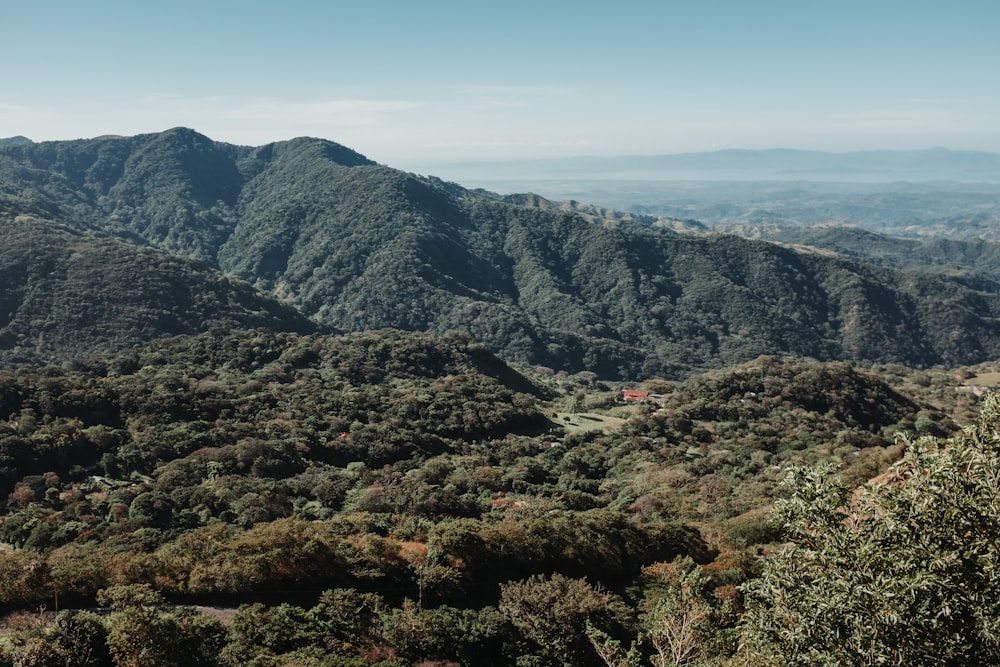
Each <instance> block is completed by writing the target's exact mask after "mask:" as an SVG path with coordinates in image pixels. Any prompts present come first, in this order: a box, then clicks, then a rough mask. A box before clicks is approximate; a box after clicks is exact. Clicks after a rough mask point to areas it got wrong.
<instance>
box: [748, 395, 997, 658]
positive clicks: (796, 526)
mask: <svg viewBox="0 0 1000 667" xmlns="http://www.w3.org/2000/svg"><path fill="white" fill-rule="evenodd" d="M906 446H907V449H906V453H905V455H904V457H903V459H902V460H901V461H899V462H898V463H897V464H895V465H894V466H893V467H892V468H891V469H890V470H889V472H888V473H886V474H885V475H882V476H880V477H879V478H876V479H875V480H873V481H872V482H870V483H868V484H867V485H865V486H864V487H862V489H860V490H858V491H857V492H852V491H851V490H850V489H848V488H847V487H846V486H845V485H843V484H842V483H841V482H840V481H839V480H838V479H837V477H836V475H835V472H836V471H835V469H834V468H833V467H832V466H829V465H828V466H821V467H818V468H816V469H812V470H795V471H792V472H791V473H790V474H789V477H788V479H787V481H786V483H787V484H788V485H789V486H790V487H791V492H792V493H791V497H790V498H788V499H787V500H784V501H781V502H778V503H776V504H775V510H774V514H775V517H776V519H777V520H778V522H779V523H780V524H781V525H782V526H783V527H784V529H785V531H786V533H787V536H788V537H789V539H790V540H791V543H790V544H788V545H787V546H786V547H785V548H784V549H782V550H781V551H779V552H778V553H776V554H775V555H774V556H773V557H771V558H769V559H767V560H765V561H764V564H763V571H762V574H761V576H760V578H759V579H756V580H754V581H751V582H749V583H748V584H747V585H745V588H744V591H745V594H746V614H745V616H744V621H743V633H742V636H743V649H744V650H745V651H746V652H747V654H748V656H750V657H751V658H752V661H754V662H757V663H759V664H767V665H778V664H780V665H833V664H837V665H874V664H892V665H904V664H905V665H965V664H969V660H970V656H975V661H976V662H977V663H978V664H998V663H1000V503H998V498H1000V398H998V396H997V395H995V394H994V395H993V396H991V397H989V398H988V399H987V400H986V401H985V403H984V405H983V407H982V410H981V414H980V419H979V422H978V423H977V424H975V425H973V426H971V427H968V428H966V429H965V430H964V431H963V432H962V433H961V434H959V435H957V436H955V437H953V438H950V439H939V438H934V437H929V436H928V437H922V438H920V439H918V440H916V441H913V442H907V443H906Z"/></svg>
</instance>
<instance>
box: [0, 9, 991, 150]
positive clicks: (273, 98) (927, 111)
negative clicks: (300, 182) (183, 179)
mask: <svg viewBox="0 0 1000 667" xmlns="http://www.w3.org/2000/svg"><path fill="white" fill-rule="evenodd" d="M0 25H2V26H3V39H2V42H0V43H2V48H3V50H4V52H5V54H4V55H5V57H4V62H5V65H4V68H3V71H2V73H0V137H3V136H13V135H18V134H23V135H25V136H28V137H30V138H32V139H35V140H49V139H72V138H79V137H90V136H97V135H101V134H126V135H129V134H137V133H142V132H156V131H160V130H164V129H167V128H170V127H174V126H178V125H184V126H188V127H193V128H195V129H197V130H198V131H200V132H203V133H204V134H207V135H208V136H210V137H212V138H213V139H217V140H221V141H228V142H232V143H239V144H249V145H259V144H263V143H267V142H270V141H277V140H282V139H288V138H291V137H294V136H301V135H312V136H321V137H325V138H328V139H332V140H334V141H337V142H340V143H343V144H346V145H348V146H350V147H351V148H354V149H355V150H358V151H360V152H362V153H364V154H365V155H368V156H369V157H371V158H372V159H375V160H377V161H379V162H383V163H386V164H390V165H393V166H401V167H406V168H418V167H421V166H425V165H433V164H435V163H441V162H448V161H461V160H494V159H515V158H533V157H562V156H572V155H608V156H611V155H633V154H654V153H681V152H692V151H704V150H715V149H719V148H725V147H742V148H773V147H790V148H809V149H819V150H831V151H848V150H859V149H868V148H928V147H932V146H944V147H948V148H955V149H971V150H986V151H992V152H1000V85H998V81H1000V39H998V38H997V29H998V26H1000V2H996V1H995V0H981V1H974V0H951V1H950V2H922V1H920V0H910V1H908V2H897V1H879V0H867V1H866V2H855V1H853V0H841V1H840V2H836V3H834V2H815V1H812V0H798V1H797V2H783V1H770V0H756V1H751V0H744V1H741V2H733V1H726V0H717V1H714V2H713V1H712V0H701V1H699V2H694V1H685V2H674V1H671V0H659V1H655V2H654V1H650V2H638V1H634V0H618V1H616V2H589V1H588V0H577V1H576V2H572V3H570V2H565V3H563V2H546V1H545V0H535V1H534V2H522V1H521V0H506V1H505V2H489V3H486V2H475V0H466V1H464V2H452V1H450V0H425V1H423V2H419V1H417V0H409V1H406V2H403V1H398V2H397V1H395V0H381V1H380V0H354V1H352V2H349V3H348V2H339V1H337V0H328V1H326V2H302V1H296V0H285V2H283V3H280V4H279V3H275V2H254V1H250V0H244V1H242V2H221V1H213V0H202V1H200V2H190V1H188V0H173V1H172V2H169V3H165V2H164V3H155V4H154V3H147V4H141V3H136V2H134V0H132V1H130V2H118V1H101V0H93V1H91V2H80V1H79V0H72V1H70V0H40V1H38V2H33V3H29V2H16V3H15V2H5V3H2V4H0Z"/></svg>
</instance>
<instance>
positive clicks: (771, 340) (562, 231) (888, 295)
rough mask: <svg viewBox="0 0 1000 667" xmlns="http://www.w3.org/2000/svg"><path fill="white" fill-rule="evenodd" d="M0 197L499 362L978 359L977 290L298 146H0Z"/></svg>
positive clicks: (621, 369)
mask: <svg viewBox="0 0 1000 667" xmlns="http://www.w3.org/2000/svg"><path fill="white" fill-rule="evenodd" d="M0 188H2V190H0V192H6V193H7V195H8V199H9V201H10V202H13V203H14V204H16V206H17V207H20V209H21V210H30V211H36V212H40V214H44V216H45V217H50V218H55V219H58V220H60V221H62V222H65V223H66V224H69V225H72V226H75V227H78V228H81V229H87V230H91V231H92V232H93V233H95V234H105V235H114V236H118V237H121V238H125V239H129V240H131V241H133V242H136V243H141V244H148V245H150V246H153V247H157V248H160V249H163V250H166V251H169V252H171V253H175V254H180V255H186V256H189V257H194V258H197V259H200V260H202V261H203V262H205V263H206V264H207V265H209V266H214V267H216V268H218V269H219V270H220V271H222V272H224V273H226V274H228V275H230V276H234V277H236V278H239V279H242V280H246V281H248V282H250V283H253V284H254V285H256V286H257V287H258V288H259V289H262V290H264V291H269V292H271V293H272V294H273V295H274V296H276V297H278V298H279V299H281V300H282V301H284V302H286V303H288V304H290V305H292V306H294V307H296V308H298V309H299V310H300V311H301V312H302V313H303V314H304V315H306V316H308V317H310V318H312V319H313V320H314V321H315V322H317V323H319V324H320V325H323V326H330V327H337V328H341V329H345V330H355V331H357V330H365V329H377V328H383V327H396V328H402V329H408V330H423V331H430V332H435V333H444V332H447V331H449V330H455V329H458V330H464V331H467V332H468V333H470V334H471V335H472V336H474V337H475V338H477V339H478V340H481V341H482V342H484V343H485V344H486V345H488V346H489V348H490V349H491V350H493V351H495V352H497V353H499V354H501V355H502V356H503V357H504V358H506V359H508V360H518V361H525V362H531V363H536V364H544V365H547V366H552V367H555V368H560V369H567V370H591V371H595V372H597V373H599V374H600V375H602V376H606V377H626V378H635V377H640V376H648V375H665V376H680V375H683V374H685V373H687V372H690V371H692V370H696V369H704V368H709V367H717V366H720V365H724V364H728V363H735V362H739V361H744V360H747V359H752V358H754V357H756V356H758V355H760V354H777V353H792V354H796V355H805V356H812V357H816V358H818V359H845V360H871V361H893V362H902V363H906V364H911V365H920V366H923V365H932V364H965V363H974V362H977V361H981V360H983V359H986V358H994V357H996V356H1000V321H998V319H997V318H998V316H1000V295H998V293H997V292H998V290H997V289H996V286H995V285H994V284H992V283H991V282H990V281H981V282H980V283H975V284H969V283H967V282H963V281H961V280H956V279H953V278H951V277H949V276H945V275H940V274H929V273H925V272H923V271H918V270H910V271H898V270H892V269H889V268H885V267H877V266H874V265H872V264H870V263H868V262H867V261H857V260H851V259H846V258H841V257H830V256H824V255H822V254H819V253H816V252H800V251H798V250H795V249H792V248H788V247H781V246H777V245H774V244H770V243H764V242H761V241H750V240H746V239H741V238H737V237H734V236H725V235H700V234H699V235H691V234H681V233H678V232H675V231H673V230H672V229H667V228H665V227H663V226H654V225H650V224H648V222H649V221H648V220H645V219H639V218H636V217H630V216H624V215H618V214H614V213H613V212H610V211H606V210H601V209H598V208H596V207H586V206H582V205H571V206H565V207H564V206H561V205H558V204H554V203H552V202H546V201H545V200H543V199H541V198H538V197H535V196H528V195H526V196H521V197H515V198H502V197H499V196H497V195H493V194H491V193H487V192H483V191H470V190H466V189H464V188H461V187H459V186H457V185H455V184H449V183H445V182H442V181H440V180H438V179H434V178H425V177H418V176H414V175H412V174H407V173H404V172H401V171H398V170H394V169H390V168H388V167H384V166H381V165H378V164H375V163H373V162H371V161H370V160H367V159H366V158H364V157H363V156H361V155H359V154H357V153H355V152H353V151H351V150H350V149H347V148H345V147H343V146H339V145H337V144H334V143H332V142H328V141H323V140H319V139H308V138H301V139H295V140H292V141H287V142H280V143H276V144H271V145H268V146H263V147H259V148H247V147H237V146H231V145H227V144H221V143H218V142H213V141H211V140H210V139H208V138H207V137H204V136H202V135H200V134H198V133H196V132H193V131H191V130H186V129H183V128H178V129H174V130H170V131H167V132H164V133H161V134H156V135H141V136H137V137H131V138H121V137H110V138H101V139H93V140H81V141H77V142H55V143H42V144H30V145H16V146H8V147H4V148H0ZM14 204H12V205H14ZM26 335H27V334H26Z"/></svg>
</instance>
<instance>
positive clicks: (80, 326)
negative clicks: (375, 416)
mask: <svg viewBox="0 0 1000 667" xmlns="http://www.w3.org/2000/svg"><path fill="white" fill-rule="evenodd" d="M0 232H2V234H3V239H4V243H3V244H2V245H0V280H2V282H3V290H2V291H0V365H11V364H13V363H16V362H25V361H37V360H42V359H44V360H50V361H51V360H58V359H69V358H72V357H74V356H79V355H81V354H86V353H90V352H93V351H95V350H121V349H126V348H129V347H133V346H136V345H139V344H142V343H146V342H148V341H150V340H152V339H154V338H158V337H161V336H165V335H176V334H181V333H194V332H197V331H204V330H207V329H210V328H212V327H268V328H274V329H282V330H289V331H299V332H303V333H305V332H309V331H313V330H315V328H316V327H315V325H314V324H313V323H312V322H310V321H309V320H307V319H306V318H305V317H303V316H302V315H301V314H300V313H298V312H297V311H295V310H294V309H292V308H290V307H288V306H283V305H281V304H279V303H277V302H276V301H274V300H272V299H270V298H268V297H266V296H265V295H263V294H260V293H258V292H257V291H256V290H254V289H253V288H252V287H251V286H250V285H248V284H246V283H241V282H239V281H235V280H230V279H228V278H225V277H223V276H222V275H220V274H219V273H218V272H216V271H211V270H209V269H207V268H206V267H204V266H202V265H200V264H198V263H196V262H194V261H191V260H187V259H183V258H180V257H176V256H173V255H170V254H167V253H165V252H162V251H158V250H154V249H152V248H143V247H138V246H135V245H133V244H128V243H124V242H121V241H116V240H112V239H100V238H95V237H93V236H91V235H87V234H84V233H81V232H79V231H77V230H74V229H72V228H69V227H66V226H64V225H60V224H57V223H52V222H48V221H45V220H42V219H39V218H34V217H30V216H19V217H16V218H11V217H7V216H4V215H3V214H2V212H0Z"/></svg>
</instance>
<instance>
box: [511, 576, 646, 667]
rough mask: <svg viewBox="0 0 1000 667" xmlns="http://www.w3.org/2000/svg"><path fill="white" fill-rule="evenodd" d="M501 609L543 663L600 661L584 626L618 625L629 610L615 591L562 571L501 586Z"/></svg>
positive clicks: (607, 627)
mask: <svg viewBox="0 0 1000 667" xmlns="http://www.w3.org/2000/svg"><path fill="white" fill-rule="evenodd" d="M499 609H500V612H501V613H502V614H504V616H506V617H507V618H508V619H509V620H510V622H511V623H512V624H513V625H514V626H515V627H517V628H518V629H519V630H520V631H521V632H522V633H523V634H524V636H525V637H526V638H527V639H529V640H530V642H531V644H532V645H533V646H534V651H536V652H537V655H538V657H540V658H541V659H542V660H543V662H542V663H541V664H546V665H567V666H574V667H576V666H582V665H591V664H598V663H597V662H596V656H595V655H594V654H593V651H592V649H591V646H590V644H589V642H588V641H587V638H586V636H585V634H584V631H585V629H586V627H587V625H588V624H590V625H592V626H595V627H597V628H599V629H601V630H602V631H605V632H606V631H608V630H618V631H620V629H621V625H622V624H623V623H625V622H627V620H628V616H629V610H628V608H627V607H626V606H625V604H624V602H623V601H622V600H621V598H619V597H618V596H617V595H614V594H612V593H608V592H606V591H602V590H599V589H596V588H594V587H593V586H591V585H590V584H589V583H587V581H586V580H583V579H571V578H569V577H565V576H562V575H560V574H553V575H552V576H551V577H548V578H546V577H542V576H537V575H536V576H533V577H529V578H528V579H525V580H523V581H515V582H511V583H509V584H505V585H503V586H501V595H500V606H499Z"/></svg>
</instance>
